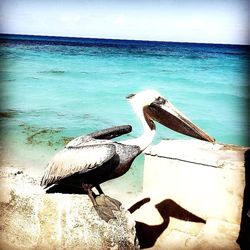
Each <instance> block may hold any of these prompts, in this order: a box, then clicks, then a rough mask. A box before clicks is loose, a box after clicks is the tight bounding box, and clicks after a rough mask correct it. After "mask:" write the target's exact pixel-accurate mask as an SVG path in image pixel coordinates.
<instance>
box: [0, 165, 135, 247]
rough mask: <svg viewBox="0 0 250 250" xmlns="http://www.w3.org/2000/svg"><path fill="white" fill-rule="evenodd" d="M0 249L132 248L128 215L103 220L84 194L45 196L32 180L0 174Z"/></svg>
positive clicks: (17, 174)
mask: <svg viewBox="0 0 250 250" xmlns="http://www.w3.org/2000/svg"><path fill="white" fill-rule="evenodd" d="M0 206H1V220H0V224H1V226H0V230H1V249H126V250H127V249H137V248H138V247H136V246H135V245H136V244H135V243H136V238H135V227H134V221H133V220H132V219H131V215H130V214H129V212H126V211H125V210H123V209H121V211H118V212H115V213H116V214H115V215H116V216H117V219H116V220H110V221H109V223H106V222H105V221H102V220H101V219H100V218H99V217H98V215H97V213H96V211H95V210H94V208H93V207H92V203H91V201H90V200H89V198H88V197H87V196H86V195H76V194H74V195H72V194H45V192H44V190H42V188H40V186H39V185H38V183H37V181H36V180H34V179H33V178H31V177H29V176H27V175H26V174H23V172H22V171H18V170H14V169H2V170H1V203H0Z"/></svg>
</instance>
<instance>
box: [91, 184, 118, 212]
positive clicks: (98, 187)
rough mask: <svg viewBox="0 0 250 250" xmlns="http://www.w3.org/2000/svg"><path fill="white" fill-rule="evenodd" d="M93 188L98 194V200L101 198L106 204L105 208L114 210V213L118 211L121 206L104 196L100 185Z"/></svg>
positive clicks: (114, 200) (116, 201)
mask: <svg viewBox="0 0 250 250" xmlns="http://www.w3.org/2000/svg"><path fill="white" fill-rule="evenodd" d="M95 187H96V189H97V191H98V192H99V194H100V198H101V197H103V198H102V200H103V202H104V203H105V204H106V206H109V207H110V208H111V209H112V210H116V211H119V210H120V207H121V205H122V204H121V202H120V201H118V200H116V199H113V198H111V197H109V196H107V195H105V194H104V193H103V191H102V189H101V187H100V185H96V186H95Z"/></svg>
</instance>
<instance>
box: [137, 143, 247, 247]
mask: <svg viewBox="0 0 250 250" xmlns="http://www.w3.org/2000/svg"><path fill="white" fill-rule="evenodd" d="M246 149H247V148H244V147H237V146H231V145H222V144H212V143H208V142H203V141H200V140H164V141H162V142H160V143H159V144H158V145H156V146H151V147H149V148H148V149H147V150H146V151H145V154H146V156H145V165H144V182H143V194H142V195H141V196H140V197H138V199H137V200H138V201H139V200H140V198H141V199H142V198H145V197H148V198H150V199H151V200H150V202H148V203H147V204H145V205H143V206H142V207H141V208H140V209H138V210H137V211H136V212H135V213H134V214H133V216H134V218H135V220H136V221H139V222H144V223H146V224H147V225H160V224H163V222H164V220H166V218H164V216H162V213H159V209H158V206H159V204H163V203H165V210H169V213H168V218H167V219H168V220H169V223H168V225H167V226H166V228H165V230H164V231H162V233H161V234H160V235H159V237H158V239H157V241H156V242H155V244H154V245H153V246H152V249H157V250H160V249H216V250H217V249H227V250H228V249H239V246H238V245H237V243H236V239H237V237H238V233H239V229H240V221H241V212H242V204H243V192H244V187H245V168H244V152H245V150H246ZM157 204H158V205H157ZM157 210H158V211H157ZM178 211H179V212H178ZM178 213H179V214H178ZM190 213H191V214H192V215H195V216H197V217H198V218H201V219H203V220H204V221H205V223H201V221H199V220H197V219H194V218H195V217H193V216H190ZM184 215H185V216H186V219H185V216H184ZM192 220H193V222H192Z"/></svg>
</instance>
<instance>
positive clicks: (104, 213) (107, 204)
mask: <svg viewBox="0 0 250 250" xmlns="http://www.w3.org/2000/svg"><path fill="white" fill-rule="evenodd" d="M83 188H84V189H85V190H86V191H87V192H88V196H89V198H90V199H91V201H92V203H93V206H94V208H95V210H96V212H97V213H98V215H99V216H100V218H101V219H103V220H105V221H106V222H109V220H111V219H116V217H115V215H114V213H113V211H114V210H115V211H120V206H121V203H120V202H119V201H118V200H115V199H113V198H111V197H109V196H106V195H104V194H103V193H101V194H100V195H99V196H95V197H94V193H93V191H92V190H91V188H92V187H91V186H90V185H83Z"/></svg>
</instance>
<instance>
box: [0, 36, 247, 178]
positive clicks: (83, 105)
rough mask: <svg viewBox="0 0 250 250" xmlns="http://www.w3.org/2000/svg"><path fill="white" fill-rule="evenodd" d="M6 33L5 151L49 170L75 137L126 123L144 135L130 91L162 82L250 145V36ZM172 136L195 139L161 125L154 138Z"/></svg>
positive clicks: (232, 139) (217, 130)
mask: <svg viewBox="0 0 250 250" xmlns="http://www.w3.org/2000/svg"><path fill="white" fill-rule="evenodd" d="M0 41H1V51H0V52H1V68H0V70H1V85H2V86H1V100H2V102H1V133H2V140H1V144H2V145H1V151H3V152H4V154H5V155H8V156H9V158H11V159H12V160H13V159H16V161H19V162H21V161H23V162H26V164H28V163H27V162H29V164H30V165H32V168H34V169H39V171H40V170H41V169H43V168H44V167H45V165H46V164H47V162H48V161H49V159H50V157H51V156H52V155H53V154H54V152H55V151H57V150H60V149H61V148H63V146H64V145H65V143H67V141H69V140H70V139H71V138H74V137H77V136H80V135H84V134H86V133H89V132H93V131H97V130H100V129H103V128H108V127H112V126H116V125H124V124H131V125H132V126H133V132H132V133H131V134H129V135H126V136H123V137H122V138H121V139H124V138H126V139H128V138H133V137H136V136H138V135H140V134H141V133H142V127H141V125H140V123H139V121H138V119H137V117H136V116H135V114H134V113H133V110H132V108H131V107H130V105H129V103H128V102H127V100H126V98H125V97H126V96H127V95H128V94H131V93H136V92H139V91H141V90H144V89H155V90H157V91H159V92H160V93H161V94H162V95H163V96H164V97H165V98H167V99H168V100H169V101H170V102H171V103H172V104H174V105H175V106H176V107H177V108H178V109H179V110H181V111H182V113H184V114H185V115H186V116H187V117H188V118H190V119H191V120H192V121H193V122H194V123H195V124H197V125H198V126H199V127H201V128H202V129H203V130H205V131H206V132H207V133H208V134H209V135H211V136H212V137H214V138H215V139H216V140H217V141H218V142H220V143H227V144H236V145H243V146H247V145H248V141H247V137H248V129H249V123H248V120H247V119H246V118H247V117H249V110H248V109H247V102H248V101H249V95H248V86H247V77H246V74H247V66H248V64H249V54H248V53H247V50H246V47H245V46H237V45H219V44H192V43H173V42H171V43H168V42H149V41H127V40H110V39H82V38H63V37H41V36H22V35H1V36H0ZM168 138H172V139H178V138H187V139H188V137H186V136H183V135H180V134H178V133H176V132H173V131H171V130H169V129H167V128H165V127H163V126H161V125H157V133H156V138H155V140H154V144H156V143H158V142H159V141H160V140H162V139H168ZM248 146H249V145H248ZM6 161H7V160H6ZM142 162H143V157H141V158H139V160H137V161H136V162H135V163H134V166H133V167H132V170H131V171H132V175H133V176H135V177H131V176H132V175H131V176H130V177H129V178H136V177H138V171H142V165H143V164H142ZM136 165H138V167H137V168H138V169H139V170H136ZM133 171H134V172H133Z"/></svg>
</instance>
